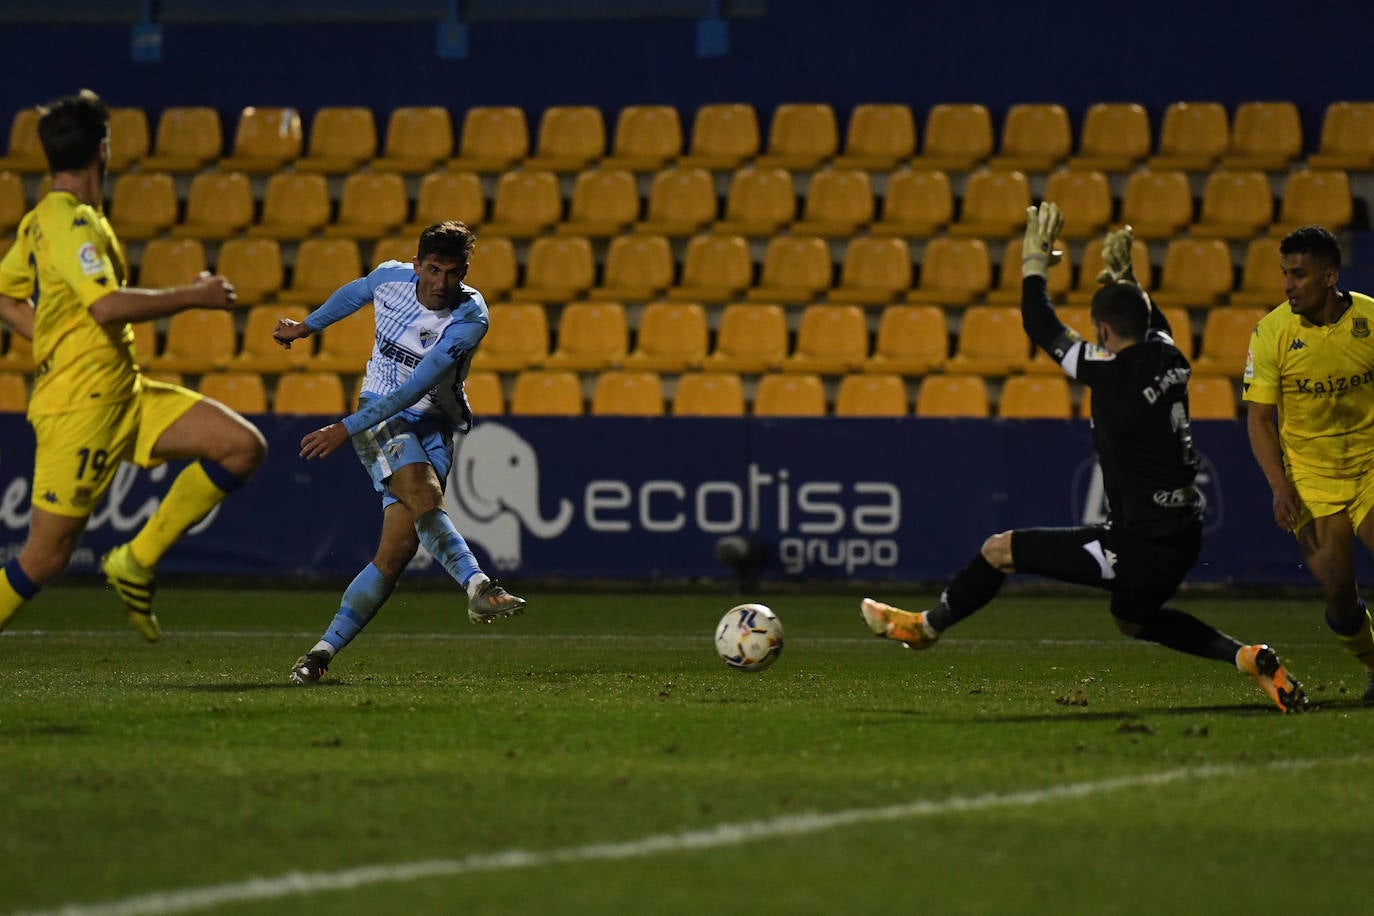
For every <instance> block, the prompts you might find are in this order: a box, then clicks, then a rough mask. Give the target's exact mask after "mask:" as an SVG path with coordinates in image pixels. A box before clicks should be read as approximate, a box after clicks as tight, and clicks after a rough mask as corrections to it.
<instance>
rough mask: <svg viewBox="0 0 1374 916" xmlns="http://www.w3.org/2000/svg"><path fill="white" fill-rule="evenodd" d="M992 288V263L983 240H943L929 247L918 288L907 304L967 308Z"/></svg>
mask: <svg viewBox="0 0 1374 916" xmlns="http://www.w3.org/2000/svg"><path fill="white" fill-rule="evenodd" d="M991 286H992V263H991V262H990V261H989V259H988V246H987V243H985V242H984V241H983V240H982V239H956V238H948V237H944V236H942V237H940V238H934V239H931V240H930V241H929V242H927V243H926V248H925V255H924V257H923V258H922V260H921V271H920V276H919V278H918V280H917V284H916V288H915V289H913V290H911V291H909V292H908V293H907V294H906V301H907V302H913V303H920V304H933V305H966V304H968V303H970V302H972V301H974V300H975V299H978V298H980V297H982V295H983V294H984V293H986V292H987V291H988V288H989V287H991Z"/></svg>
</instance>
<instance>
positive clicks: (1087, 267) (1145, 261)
mask: <svg viewBox="0 0 1374 916" xmlns="http://www.w3.org/2000/svg"><path fill="white" fill-rule="evenodd" d="M1131 264H1132V267H1133V269H1134V273H1135V279H1136V282H1137V283H1139V284H1140V286H1141V288H1142V289H1147V290H1148V289H1150V288H1151V287H1150V281H1151V277H1150V246H1149V245H1148V244H1147V243H1146V242H1145V240H1144V239H1142V238H1139V237H1137V238H1135V239H1134V240H1133V241H1132V242H1131ZM1105 266H1106V265H1105V264H1104V263H1103V262H1102V239H1101V238H1093V239H1089V240H1088V241H1087V242H1086V243H1084V245H1083V263H1082V264H1081V265H1079V268H1078V282H1077V283H1076V284H1075V285H1074V287H1073V289H1071V290H1069V292H1068V294H1067V295H1066V296H1065V301H1067V302H1068V303H1069V304H1070V305H1087V304H1088V303H1090V302H1092V298H1093V294H1094V293H1096V292H1097V290H1098V288H1099V285H1098V282H1097V275H1098V274H1099V273H1100V272H1101V271H1102V268H1103V267H1105Z"/></svg>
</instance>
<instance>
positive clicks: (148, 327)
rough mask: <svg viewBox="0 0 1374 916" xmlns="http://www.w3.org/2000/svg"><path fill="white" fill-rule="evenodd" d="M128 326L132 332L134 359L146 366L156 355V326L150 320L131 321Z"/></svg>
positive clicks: (140, 364)
mask: <svg viewBox="0 0 1374 916" xmlns="http://www.w3.org/2000/svg"><path fill="white" fill-rule="evenodd" d="M129 327H130V328H132V329H133V332H134V359H136V360H137V361H138V364H139V366H140V367H142V366H146V365H148V364H149V363H151V362H152V361H153V359H154V357H156V356H157V328H155V327H154V326H153V323H152V322H151V321H132V322H130V323H129Z"/></svg>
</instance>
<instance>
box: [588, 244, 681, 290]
mask: <svg viewBox="0 0 1374 916" xmlns="http://www.w3.org/2000/svg"><path fill="white" fill-rule="evenodd" d="M672 285H673V250H672V247H671V246H670V245H669V244H668V240H667V239H666V238H664V237H663V236H661V235H644V234H640V235H619V236H616V237H615V238H613V239H611V243H610V245H609V246H608V247H607V249H606V260H605V265H604V267H603V271H602V277H601V283H600V284H599V285H597V286H593V287H592V288H591V290H590V291H589V292H588V293H587V295H588V296H590V297H591V298H593V299H611V300H615V301H617V302H624V303H638V302H647V301H649V300H650V299H656V298H658V297H659V296H661V295H662V294H663V293H664V292H666V291H667V289H668V287H670V286H672Z"/></svg>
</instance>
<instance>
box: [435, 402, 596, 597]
mask: <svg viewBox="0 0 1374 916" xmlns="http://www.w3.org/2000/svg"><path fill="white" fill-rule="evenodd" d="M444 506H445V508H446V509H447V510H448V514H449V516H450V517H451V518H452V519H453V524H454V525H455V526H457V528H458V530H459V531H460V532H462V535H463V537H464V538H465V539H466V540H468V541H470V542H471V543H474V544H480V545H481V546H482V547H483V548H484V549H485V550H486V552H487V554H488V555H489V556H490V557H491V562H492V563H493V564H495V566H496V568H497V569H507V570H509V569H519V568H520V563H521V553H520V528H521V525H523V526H524V527H525V528H528V529H529V531H530V533H531V534H533V535H534V536H535V537H537V538H541V539H547V538H553V537H557V536H558V535H560V534H562V533H563V531H564V530H565V529H566V528H567V527H568V524H569V523H570V522H571V521H572V516H573V504H572V502H571V501H570V500H567V499H562V500H559V502H558V513H557V515H555V516H554V517H553V518H551V519H545V518H544V517H543V516H542V515H540V512H539V456H538V455H536V454H535V451H534V449H533V448H531V447H530V444H529V443H528V442H526V441H525V440H524V439H522V438H520V437H519V436H518V435H516V434H515V432H513V431H512V430H510V429H509V428H507V427H505V426H501V425H499V424H496V423H483V424H481V425H480V426H477V427H474V428H473V430H472V432H470V433H468V434H467V435H465V436H463V437H462V438H461V439H460V440H459V443H458V451H457V454H456V455H454V459H453V469H452V471H450V473H449V485H448V492H447V493H446V495H445V497H444Z"/></svg>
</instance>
